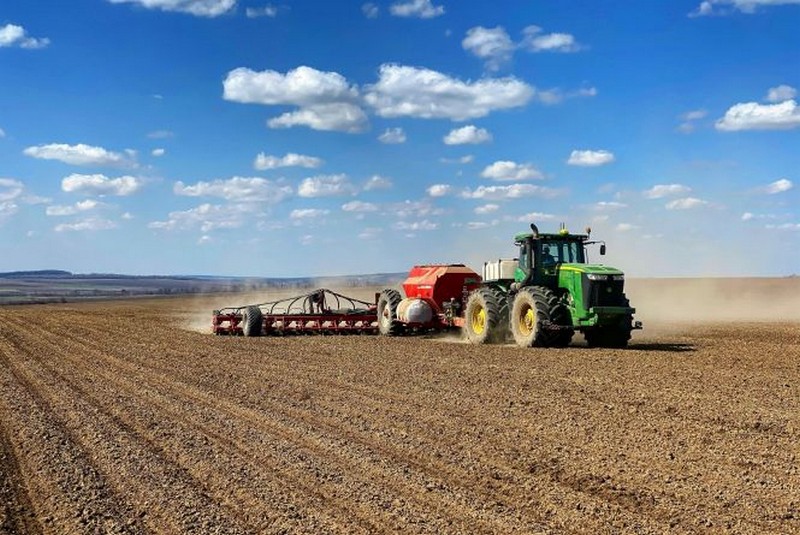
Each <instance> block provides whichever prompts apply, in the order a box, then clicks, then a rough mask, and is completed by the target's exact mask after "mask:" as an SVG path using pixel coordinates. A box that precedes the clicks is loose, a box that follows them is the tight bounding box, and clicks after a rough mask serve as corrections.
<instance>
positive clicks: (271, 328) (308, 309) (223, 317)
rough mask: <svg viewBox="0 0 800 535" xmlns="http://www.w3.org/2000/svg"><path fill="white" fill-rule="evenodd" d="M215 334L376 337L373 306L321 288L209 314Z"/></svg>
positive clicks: (374, 309)
mask: <svg viewBox="0 0 800 535" xmlns="http://www.w3.org/2000/svg"><path fill="white" fill-rule="evenodd" d="M212 331H213V332H214V334H217V335H237V336H261V335H264V336H283V335H291V334H376V333H377V332H378V323H377V306H376V304H375V303H369V302H367V301H362V300H361V299H356V298H354V297H348V296H346V295H342V294H340V293H336V292H334V291H332V290H328V289H325V288H321V289H319V290H314V291H313V292H310V293H307V294H304V295H299V296H295V297H289V298H286V299H280V300H277V301H269V302H266V303H257V304H253V305H243V306H238V307H226V308H222V309H219V310H215V311H214V312H213V317H212Z"/></svg>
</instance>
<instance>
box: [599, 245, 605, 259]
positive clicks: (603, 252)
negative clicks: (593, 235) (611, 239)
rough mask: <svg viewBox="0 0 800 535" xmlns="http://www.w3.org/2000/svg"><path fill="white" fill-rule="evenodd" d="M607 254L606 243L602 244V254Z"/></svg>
mask: <svg viewBox="0 0 800 535" xmlns="http://www.w3.org/2000/svg"><path fill="white" fill-rule="evenodd" d="M605 254H606V244H605V243H603V244H600V255H601V256H604V255H605Z"/></svg>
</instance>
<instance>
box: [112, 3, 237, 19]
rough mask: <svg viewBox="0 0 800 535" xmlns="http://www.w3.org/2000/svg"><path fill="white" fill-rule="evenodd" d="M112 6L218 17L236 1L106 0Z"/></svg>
mask: <svg viewBox="0 0 800 535" xmlns="http://www.w3.org/2000/svg"><path fill="white" fill-rule="evenodd" d="M108 1H109V2H111V3H112V4H137V5H139V6H141V7H144V8H147V9H158V10H161V11H174V12H177V13H188V14H190V15H195V16H198V17H218V16H220V15H224V14H225V13H228V12H229V11H231V10H232V9H233V8H234V7H236V0H108Z"/></svg>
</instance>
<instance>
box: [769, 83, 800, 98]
mask: <svg viewBox="0 0 800 535" xmlns="http://www.w3.org/2000/svg"><path fill="white" fill-rule="evenodd" d="M796 96H797V89H795V88H794V87H792V86H790V85H779V86H777V87H770V88H769V91H767V101H768V102H783V101H785V100H792V99H793V98H795V97H796Z"/></svg>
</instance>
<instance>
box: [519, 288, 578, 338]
mask: <svg viewBox="0 0 800 535" xmlns="http://www.w3.org/2000/svg"><path fill="white" fill-rule="evenodd" d="M509 323H510V326H511V334H512V335H513V336H514V341H515V342H516V343H517V345H518V346H520V347H566V346H568V345H569V343H570V341H572V335H573V334H575V330H574V329H573V328H572V315H571V314H570V312H569V308H567V305H565V304H564V302H563V301H562V300H561V298H559V297H558V296H557V295H556V294H555V293H554V292H553V291H551V290H550V289H548V288H545V287H543V286H529V287H527V288H523V289H521V290H520V291H519V292H518V293H517V295H516V296H515V297H514V302H513V304H512V306H511V318H510V322H509ZM548 323H549V324H551V325H554V326H558V327H560V328H558V329H549V328H547V327H546V324H548Z"/></svg>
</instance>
